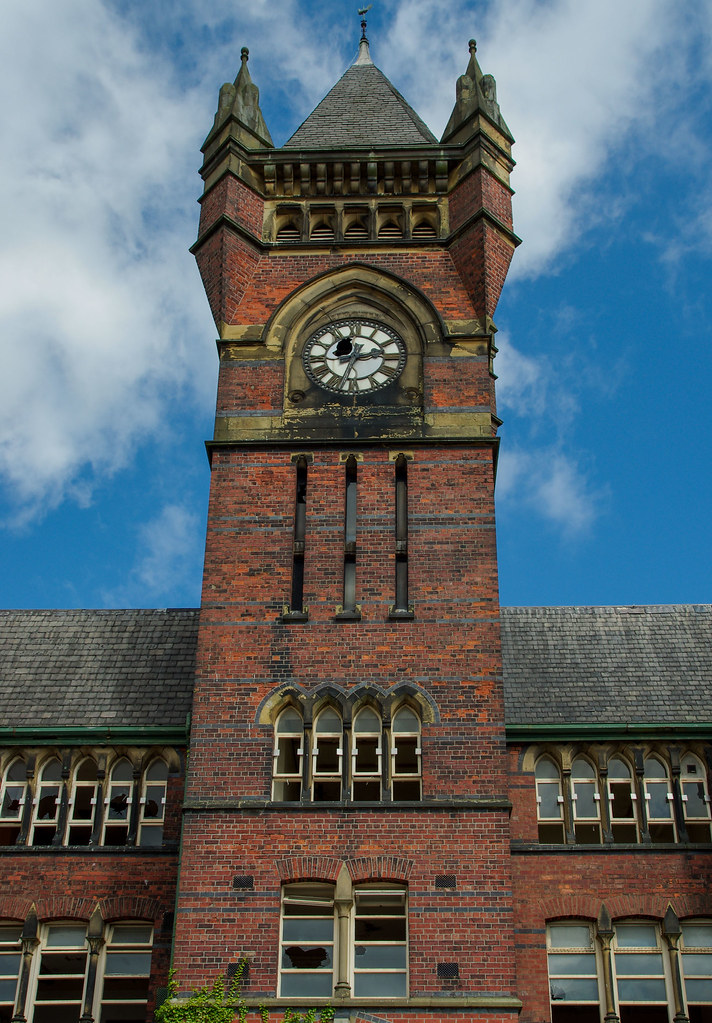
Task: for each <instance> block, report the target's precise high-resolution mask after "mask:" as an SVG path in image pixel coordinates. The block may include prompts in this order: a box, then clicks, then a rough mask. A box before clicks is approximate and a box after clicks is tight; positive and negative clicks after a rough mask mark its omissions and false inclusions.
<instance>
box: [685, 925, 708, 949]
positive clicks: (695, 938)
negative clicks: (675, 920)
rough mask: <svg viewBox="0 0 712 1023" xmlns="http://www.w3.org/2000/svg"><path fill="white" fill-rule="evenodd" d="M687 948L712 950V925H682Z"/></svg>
mask: <svg viewBox="0 0 712 1023" xmlns="http://www.w3.org/2000/svg"><path fill="white" fill-rule="evenodd" d="M681 927H682V938H683V941H684V942H685V946H686V947H687V948H712V924H687V923H684V924H681Z"/></svg>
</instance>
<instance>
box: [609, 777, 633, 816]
mask: <svg viewBox="0 0 712 1023" xmlns="http://www.w3.org/2000/svg"><path fill="white" fill-rule="evenodd" d="M610 792H611V817H626V818H628V819H630V818H631V817H635V810H634V809H633V798H632V792H631V787H630V782H627V781H622V782H611V783H610Z"/></svg>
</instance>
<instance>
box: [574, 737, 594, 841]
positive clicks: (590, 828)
mask: <svg viewBox="0 0 712 1023" xmlns="http://www.w3.org/2000/svg"><path fill="white" fill-rule="evenodd" d="M571 803H572V806H573V825H574V835H575V836H576V841H577V842H583V843H588V844H592V845H598V844H599V843H600V841H601V794H600V792H599V791H598V781H597V775H596V769H595V767H594V766H593V764H592V763H591V762H590V761H589V760H587V759H586V758H585V757H576V759H575V760H574V762H573V764H572V765H571Z"/></svg>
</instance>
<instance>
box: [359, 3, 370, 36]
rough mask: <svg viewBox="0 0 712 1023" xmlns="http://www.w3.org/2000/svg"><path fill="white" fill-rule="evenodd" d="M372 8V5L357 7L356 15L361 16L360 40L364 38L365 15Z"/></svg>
mask: <svg viewBox="0 0 712 1023" xmlns="http://www.w3.org/2000/svg"><path fill="white" fill-rule="evenodd" d="M372 7H373V4H369V5H368V7H359V11H358V13H359V14H360V15H361V38H362V39H365V38H366V15H367V14H368V12H369V11H370V10H371V8H372Z"/></svg>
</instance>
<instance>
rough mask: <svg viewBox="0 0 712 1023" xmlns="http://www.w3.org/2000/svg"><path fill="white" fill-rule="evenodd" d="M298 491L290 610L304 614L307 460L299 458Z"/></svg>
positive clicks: (297, 466)
mask: <svg viewBox="0 0 712 1023" xmlns="http://www.w3.org/2000/svg"><path fill="white" fill-rule="evenodd" d="M296 468H297V493H296V501H295V506H294V544H293V554H292V599H291V605H290V611H291V612H293V613H294V612H296V613H297V614H304V538H305V536H306V527H307V460H306V458H305V457H304V456H303V455H302V456H300V457H299V458H298V459H297V462H296Z"/></svg>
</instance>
